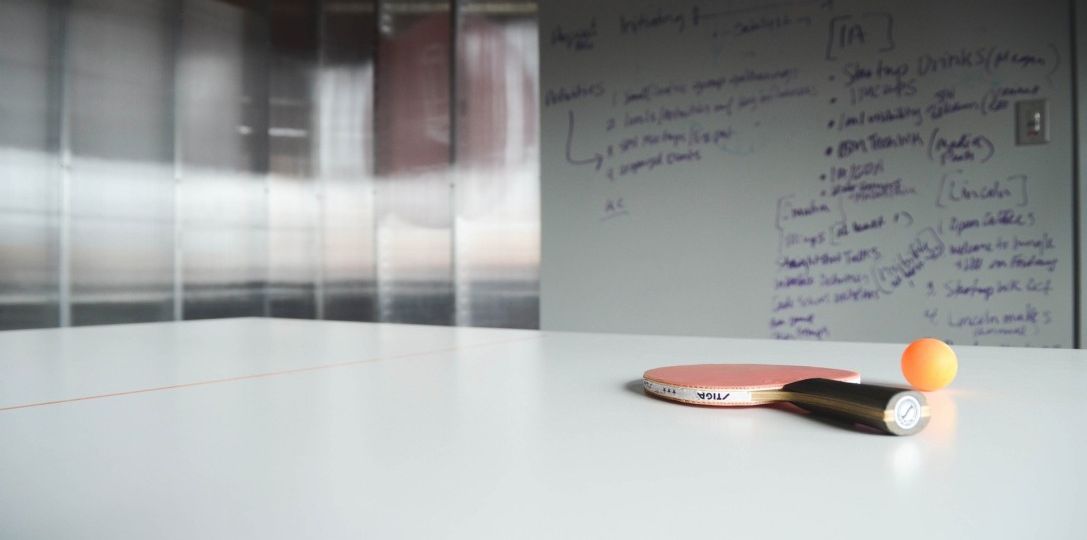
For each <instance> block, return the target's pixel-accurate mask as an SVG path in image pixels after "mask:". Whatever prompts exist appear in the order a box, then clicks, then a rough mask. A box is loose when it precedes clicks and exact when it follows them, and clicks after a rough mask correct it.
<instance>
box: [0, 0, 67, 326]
mask: <svg viewBox="0 0 1087 540" xmlns="http://www.w3.org/2000/svg"><path fill="white" fill-rule="evenodd" d="M49 15H50V11H49V9H48V4H47V3H45V2H38V1H33V0H25V1H23V0H3V1H0V330H2V329H12V328H36V327H43V326H56V325H57V324H58V323H59V313H60V311H59V307H58V298H57V296H58V291H59V289H58V281H57V280H58V275H57V247H58V246H57V219H56V211H57V201H58V199H57V197H58V192H57V188H58V186H59V168H58V167H57V164H58V162H57V155H56V153H55V148H53V146H55V145H51V144H50V133H49V131H48V124H49V122H48V120H49V118H50V117H51V116H53V117H55V116H56V114H57V113H56V111H51V110H50V96H55V93H53V92H52V88H53V87H54V86H55V85H56V81H55V80H53V82H52V83H51V82H50V73H51V72H54V71H55V69H52V68H53V66H51V64H50V60H49V57H50V54H49V53H50V50H51V47H53V45H51V39H56V38H57V36H56V35H55V34H53V33H51V32H50V26H49ZM53 105H58V104H56V103H54V104H53Z"/></svg>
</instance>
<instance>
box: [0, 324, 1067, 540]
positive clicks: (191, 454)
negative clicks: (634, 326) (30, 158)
mask: <svg viewBox="0 0 1087 540" xmlns="http://www.w3.org/2000/svg"><path fill="white" fill-rule="evenodd" d="M901 350H902V345H888V344H843V343H809V342H773V341H758V340H730V339H716V338H714V339H707V338H677V337H651V336H629V335H603V334H573V333H552V332H535V331H514V330H490V329H472V328H446V327H424V326H407V325H391V324H357V323H337V322H317V321H300V320H273V319H236V320H220V321H199V322H185V323H164V324H142V325H121V326H102V327H89V328H73V329H54V330H31V331H12V332H3V333H0V538H5V539H6V538H13V539H30V538H110V539H119V538H291V539H294V538H367V539H372V538H377V539H381V538H471V539H479V538H502V539H505V538H620V537H630V538H650V537H656V538H680V537H688V538H735V537H746V538H779V537H780V538H785V537H793V538H801V537H802V538H829V537H846V538H848V537H852V538H925V539H929V538H985V539H993V538H1048V539H1052V538H1083V535H1084V534H1085V533H1084V530H1085V529H1084V527H1083V525H1082V523H1083V515H1084V512H1085V511H1087V488H1085V487H1084V486H1085V484H1087V465H1085V459H1087V444H1085V443H1087V436H1085V432H1087V415H1085V414H1084V408H1085V407H1084V406H1085V405H1087V399H1085V398H1084V394H1083V391H1084V389H1087V353H1085V352H1083V351H1069V350H1036V349H1029V350H1028V349H995V348H979V347H959V348H958V349H957V350H958V352H959V357H960V369H959V377H958V379H957V380H956V381H955V383H954V384H953V386H952V387H951V388H950V389H948V390H944V391H941V392H936V393H930V394H929V401H930V404H931V405H932V408H933V419H932V421H931V423H930V424H929V426H928V428H927V429H926V430H925V431H924V432H922V433H921V434H919V435H916V436H913V437H892V436H883V435H875V434H872V433H865V432H861V431H856V430H850V429H846V428H843V427H841V426H838V425H834V424H829V423H825V422H820V421H816V420H813V419H812V418H811V417H808V416H804V415H801V414H796V413H793V412H790V411H788V410H787V409H786V408H784V407H779V408H767V407H762V408H747V409H733V410H717V409H710V408H697V407H688V406H683V405H678V404H672V403H668V402H664V401H660V400H657V399H652V398H649V397H647V396H645V395H644V394H643V393H642V391H641V389H640V376H641V374H642V372H643V371H644V370H646V369H647V368H650V367H655V366H660V365H668V364H674V363H696V362H767V363H796V364H813V365H825V366H830V367H843V368H852V369H857V370H859V371H861V372H862V373H863V374H864V375H865V380H867V381H869V382H893V383H900V382H901V380H902V379H901V374H900V372H899V370H898V358H899V354H900V352H901ZM84 398H86V399H84ZM49 402H55V403H49Z"/></svg>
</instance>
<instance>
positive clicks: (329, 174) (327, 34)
mask: <svg viewBox="0 0 1087 540" xmlns="http://www.w3.org/2000/svg"><path fill="white" fill-rule="evenodd" d="M376 16H377V13H376V6H375V2H374V1H373V0H338V1H326V2H323V4H322V12H321V26H320V27H321V59H320V60H321V65H320V69H319V71H318V75H317V101H318V114H317V133H318V140H319V141H320V148H319V151H318V156H317V158H318V169H319V170H318V174H319V179H320V189H321V209H322V211H321V218H322V222H321V231H322V246H321V247H322V249H321V252H322V259H321V264H322V269H321V275H322V277H323V279H322V283H323V286H324V287H323V291H322V293H323V298H322V305H323V308H324V313H323V317H324V318H325V319H338V320H356V321H373V320H376V319H377V312H376V307H377V304H376V300H377V287H376V285H377V276H376V266H375V260H374V177H373V172H374V161H373V145H374V142H373V130H374V120H373V117H374V107H373V103H374V92H373V88H374V45H375V43H376V39H377V36H376V30H377V20H376Z"/></svg>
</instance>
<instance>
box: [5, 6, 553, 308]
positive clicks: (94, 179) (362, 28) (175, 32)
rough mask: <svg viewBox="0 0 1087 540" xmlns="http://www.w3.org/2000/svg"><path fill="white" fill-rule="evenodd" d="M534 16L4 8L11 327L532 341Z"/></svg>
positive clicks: (517, 10)
mask: <svg viewBox="0 0 1087 540" xmlns="http://www.w3.org/2000/svg"><path fill="white" fill-rule="evenodd" d="M535 13H536V4H535V2H507V3H495V2H482V1H472V0H449V1H444V2H442V1H439V2H433V1H420V0H406V1H396V2H393V1H378V0H262V1H251V0H229V1H228V0H52V1H44V0H42V1H37V0H0V330H2V329H14V328H37V327H48V326H68V325H84V324H101V323H124V322H144V321H163V320H182V319H205V318H216V317H238V316H274V317H301V318H323V319H337V320H354V321H390V322H405V323H420V324H459V325H474V326H499V327H523V328H534V327H536V326H537V325H538V321H539V315H538V303H539V302H538V296H539V295H538V288H539V276H538V267H539V235H540V232H539V210H538V206H539V184H538V177H539V142H538V141H539V136H538V132H539V129H538V121H537V114H538V101H539V100H538V90H537V82H538V61H537V55H538V51H537V43H536V42H537V32H536V21H535Z"/></svg>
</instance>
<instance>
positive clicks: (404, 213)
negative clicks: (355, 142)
mask: <svg viewBox="0 0 1087 540" xmlns="http://www.w3.org/2000/svg"><path fill="white" fill-rule="evenodd" d="M379 11H380V12H379V46H378V55H379V58H378V64H377V65H378V73H377V81H376V83H377V90H376V91H377V100H376V104H377V108H378V109H377V111H376V119H377V148H378V155H377V165H378V174H379V177H378V186H377V194H376V196H377V201H376V210H377V260H378V283H379V291H378V297H379V299H380V306H379V313H380V318H381V320H382V321H387V322H407V323H421V324H452V323H453V321H454V317H453V288H452V212H451V193H450V173H449V165H450V161H451V144H450V114H449V113H450V86H451V85H450V80H451V79H450V65H449V64H450V56H451V54H450V51H451V44H450V41H451V36H452V33H451V23H450V21H451V20H450V10H449V4H448V3H447V2H433V1H404V2H396V3H382V4H380V6H379Z"/></svg>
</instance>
